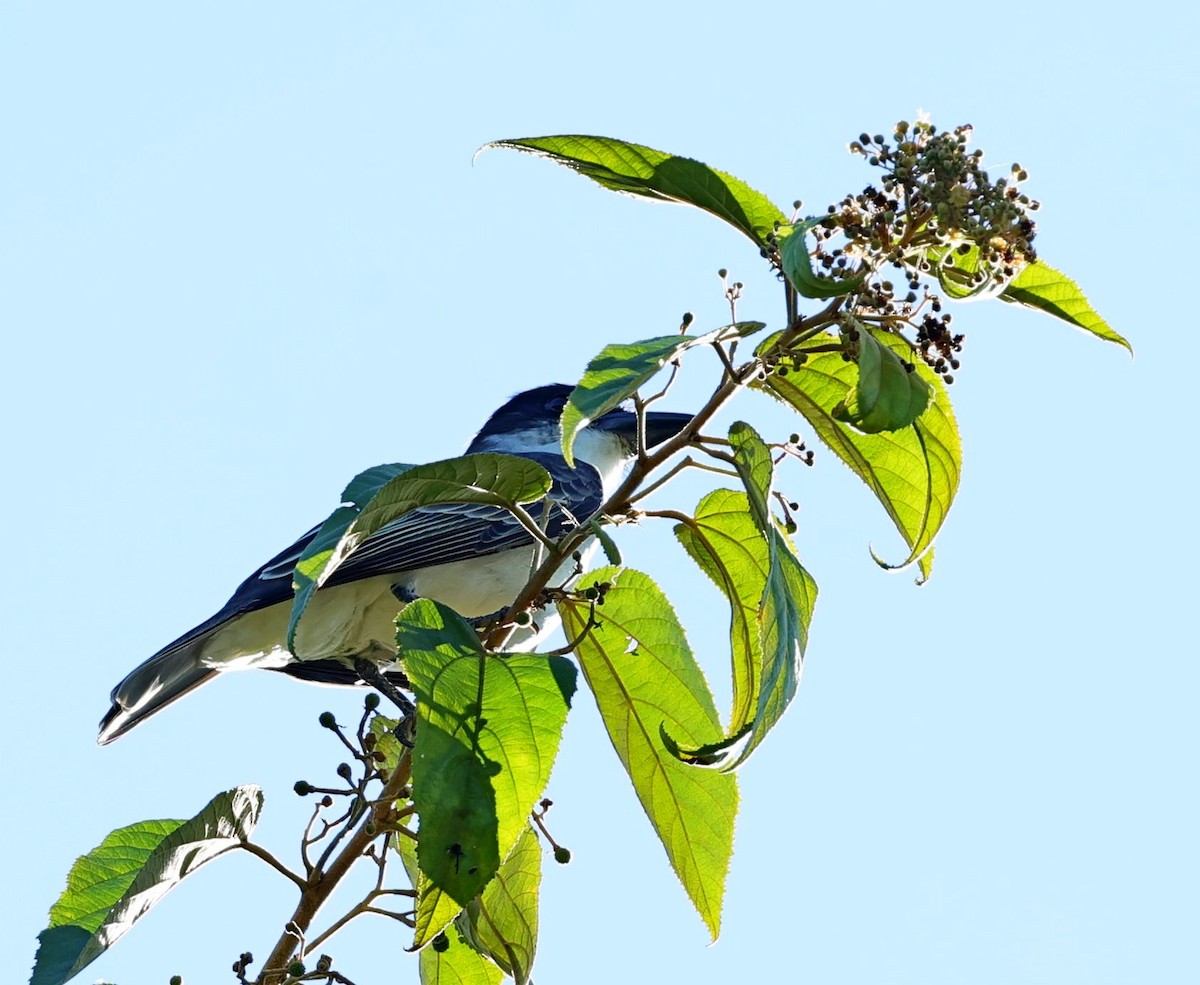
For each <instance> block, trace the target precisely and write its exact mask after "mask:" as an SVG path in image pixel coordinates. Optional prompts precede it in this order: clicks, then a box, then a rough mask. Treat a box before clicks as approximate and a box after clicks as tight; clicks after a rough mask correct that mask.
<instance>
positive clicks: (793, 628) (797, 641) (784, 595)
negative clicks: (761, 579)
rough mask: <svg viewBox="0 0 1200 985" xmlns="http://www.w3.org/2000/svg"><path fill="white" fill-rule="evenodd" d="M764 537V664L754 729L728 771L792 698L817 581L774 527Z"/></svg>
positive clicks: (761, 609)
mask: <svg viewBox="0 0 1200 985" xmlns="http://www.w3.org/2000/svg"><path fill="white" fill-rule="evenodd" d="M767 539H768V541H769V546H770V552H771V570H770V572H769V573H768V575H767V585H766V590H765V592H764V593H763V600H762V604H761V606H760V607H759V617H758V624H759V630H760V633H761V636H762V660H763V671H762V682H761V685H760V690H759V693H758V708H757V711H756V713H755V716H754V728H753V729H752V730H751V732H750V734H749V736H748V738H747V741H746V744H745V746H744V747H743V748H742V751H741V753H740V754H739V755H738V757H737V759H736V760H734V762H733V763H731V764H730V765H729V767H728V768H729V769H733V768H734V767H736V766H740V765H741V764H742V763H744V762H745V761H746V760H747V759H749V758H750V754H751V753H752V752H754V750H755V748H757V746H758V744H759V743H760V742H762V740H763V739H764V738H766V735H767V733H768V732H769V731H770V730H771V729H772V728H774V726H775V723H776V722H778V721H779V719H780V718H782V717H783V713H784V712H785V711H787V707H788V705H789V704H791V702H792V698H794V697H795V695H796V688H797V686H798V685H799V683H800V670H801V667H802V666H803V661H804V651H805V649H806V648H807V647H808V627H809V624H810V623H811V622H812V614H813V607H814V606H815V605H816V601H817V583H816V582H815V581H813V579H812V577H811V576H810V575H809V573H808V572H807V571H805V570H804V568H803V567H802V566H801V564H800V562H799V561H798V560H797V559H796V555H795V554H794V553H793V552H792V545H791V542H790V541H789V540H788V539H787V537H786V536H785V535H784V534H783V532H782V531H781V530H780V529H779V528H778V527H776V526H772V527H771V529H770V530H769V531H767Z"/></svg>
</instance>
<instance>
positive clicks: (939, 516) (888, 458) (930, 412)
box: [754, 335, 962, 577]
mask: <svg viewBox="0 0 1200 985" xmlns="http://www.w3.org/2000/svg"><path fill="white" fill-rule="evenodd" d="M836 341H837V340H836V339H835V338H834V337H833V336H831V335H820V336H818V337H817V338H815V339H813V340H812V342H813V343H814V344H817V345H832V344H834V343H835V342H836ZM879 341H880V342H881V343H882V344H883V345H885V346H888V347H889V348H891V349H892V350H893V351H894V352H896V353H897V354H898V355H901V356H904V355H906V354H907V353H908V352H909V350H908V347H907V343H905V342H904V341H903V340H901V339H896V338H895V337H893V336H889V335H883V336H881V337H880V338H879ZM770 344H771V339H767V340H766V342H765V343H764V344H763V345H762V346H760V348H759V351H760V352H761V351H763V350H764V349H766V348H769V346H770ZM781 365H782V366H783V367H784V368H786V369H788V372H787V375H783V374H782V373H779V372H776V373H773V374H771V375H770V376H769V377H768V378H767V379H766V380H765V381H763V382H761V383H756V384H754V385H755V386H756V388H758V389H761V390H764V391H766V392H767V393H769V394H771V395H772V396H774V397H776V398H777V399H779V400H781V401H783V402H784V403H786V404H788V405H789V406H791V407H793V408H794V409H795V410H797V411H798V412H799V413H800V414H802V415H803V416H804V417H805V419H806V420H807V421H808V422H809V424H810V425H811V426H812V428H813V430H814V431H815V432H816V434H817V436H818V437H819V438H820V439H821V440H822V441H823V442H824V443H825V444H826V445H828V446H829V448H830V449H831V450H832V451H833V452H834V454H836V455H837V456H838V457H839V458H840V459H841V460H842V461H843V462H845V463H846V465H848V466H849V467H850V469H851V470H852V471H853V472H854V473H855V474H856V475H857V476H858V477H859V478H861V479H862V480H863V481H864V482H865V483H866V484H867V486H868V487H869V488H870V489H871V491H872V492H873V493H875V495H876V496H877V497H878V498H879V501H880V503H882V504H883V507H884V509H885V510H887V513H888V516H890V517H891V518H892V522H893V523H895V525H896V529H897V530H899V531H900V534H901V536H902V537H903V538H904V540H905V542H906V543H907V544H908V546H909V554H908V557H907V558H906V559H905V560H904V561H902V562H901V563H900V565H897V567H900V566H903V565H906V564H911V563H912V562H913V561H916V560H918V559H921V570H922V573H923V574H924V576H925V577H928V575H929V570H928V563H929V562H928V559H927V556H926V552H927V551H928V550H929V547H930V545H931V544H932V543H933V539H934V537H935V536H936V535H937V532H938V530H939V529H940V528H941V525H942V523H943V521H944V520H945V519H946V514H947V513H948V512H949V510H950V506H951V504H952V503H953V502H954V495H955V493H956V492H957V491H958V481H959V474H960V471H961V463H962V445H961V443H960V441H959V437H958V425H957V424H956V423H955V420H954V411H953V409H952V408H951V406H950V398H949V395H948V394H947V392H946V387H945V384H944V383H943V382H942V380H941V378H940V377H938V376H937V375H936V374H935V373H934V372H933V371H932V370H931V369H929V368H928V367H927V366H925V365H924V364H923V363H917V367H916V370H915V372H917V373H920V374H921V377H922V378H923V379H924V380H925V382H926V384H928V385H929V387H930V389H931V391H932V393H933V399H932V400H931V401H930V403H929V406H928V407H926V408H925V412H924V413H923V414H922V415H921V416H920V417H918V418H917V419H916V421H914V422H913V424H912V426H911V427H907V428H903V429H901V430H899V431H886V432H881V433H879V434H861V433H859V432H858V431H855V430H854V429H853V428H850V427H848V426H846V425H845V424H842V423H841V422H839V421H838V420H836V419H835V418H834V416H833V410H834V408H835V407H836V406H837V404H838V402H839V401H840V400H841V399H842V398H843V397H844V396H845V394H846V390H847V389H848V388H849V387H851V386H853V385H854V383H855V381H856V379H857V374H858V369H857V367H856V366H855V365H854V364H853V363H848V362H846V361H845V360H843V359H842V357H841V354H840V352H818V353H812V354H810V355H809V356H808V358H807V359H806V361H804V362H803V363H799V364H798V363H796V362H795V361H792V360H790V359H788V358H786V357H785V359H784V360H783V362H782V363H781ZM881 563H882V562H881ZM885 567H886V565H885Z"/></svg>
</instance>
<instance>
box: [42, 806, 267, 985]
mask: <svg viewBox="0 0 1200 985" xmlns="http://www.w3.org/2000/svg"><path fill="white" fill-rule="evenodd" d="M261 810H262V791H261V790H259V788H258V787H235V788H234V789H233V790H228V791H226V792H225V793H222V794H218V795H217V796H216V797H214V798H213V799H212V800H211V801H210V802H209V804H208V805H207V806H206V807H205V808H204V809H203V810H202V811H201V812H200V813H199V814H197V815H196V816H195V817H193V818H192V819H191V820H189V821H175V820H168V821H142V822H140V823H139V824H131V825H129V827H126V828H118V829H117V830H116V831H114V832H112V834H110V835H109V836H108V837H107V838H105V839H104V841H102V842H101V843H100V845H99V846H98V847H96V848H94V849H93V850H92V851H90V852H88V854H87V855H84V856H82V857H81V858H80V859H78V860H77V861H76V862H75V864H74V865H73V866H72V867H71V873H70V875H68V876H67V888H66V891H65V892H64V893H63V894H62V896H60V897H59V898H58V902H56V903H55V904H54V906H53V907H51V908H50V925H49V927H47V928H46V929H45V930H43V931H42V932H41V933H40V934H39V935H38V942H39V944H38V953H37V959H36V962H35V964H34V968H33V977H32V978H31V979H30V985H60V983H62V982H65V981H67V980H69V979H71V978H73V977H74V976H75V975H77V974H78V973H79V972H80V971H81V970H82V969H83V968H85V967H86V966H87V965H89V964H90V963H91V962H92V961H94V960H95V959H96V958H98V957H99V956H100V955H101V954H103V953H104V952H105V951H106V950H107V949H108V948H110V947H111V946H112V945H113V944H114V943H116V941H117V940H118V939H119V938H120V937H121V936H123V935H124V934H125V932H126V931H127V930H129V929H130V928H131V927H132V926H133V925H134V924H135V923H136V922H137V921H138V920H140V919H141V918H142V917H143V916H145V915H146V913H147V912H148V911H149V910H150V908H151V907H152V906H154V904H155V903H157V902H158V901H159V900H160V899H162V898H163V897H164V896H165V895H166V894H167V893H169V892H170V891H171V890H172V889H174V888H175V887H176V886H177V885H178V884H179V882H180V880H182V879H183V878H184V877H185V876H188V875H191V873H193V872H195V871H196V869H198V868H200V866H202V865H204V864H205V863H206V862H210V861H212V860H213V859H214V858H216V857H217V856H218V855H223V854H224V853H225V852H227V851H229V850H230V849H233V848H237V847H238V845H239V844H240V843H241V842H243V841H245V840H246V839H248V838H249V837H250V833H251V832H252V831H253V830H254V826H255V825H256V824H257V823H258V816H259V813H260V812H261Z"/></svg>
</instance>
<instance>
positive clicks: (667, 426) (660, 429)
mask: <svg viewBox="0 0 1200 985" xmlns="http://www.w3.org/2000/svg"><path fill="white" fill-rule="evenodd" d="M691 419H692V415H691V414H675V413H672V412H670V411H656V410H648V411H646V447H647V448H653V447H654V446H655V445H661V444H662V443H663V442H664V441H668V440H669V439H671V438H673V437H675V435H677V434H678V433H679V432H680V431H682V430H683V429H684V427H685V426H686V425H687V423H688V422H689V421H691ZM592 427H594V428H599V429H600V430H602V431H607V432H608V433H609V434H615V435H616V436H617V437H618V438H620V439H621V440H622V441H623V442H624V443H625V444H626V446H628V448H629V450H630V451H633V450H634V449H635V448H637V414H635V413H634V412H633V411H629V410H625V409H623V408H618V409H617V410H610V411H609V412H608V413H607V414H605V415H604V416H603V417H601V418H598V419H597V420H596V421H594V422H593V423H592Z"/></svg>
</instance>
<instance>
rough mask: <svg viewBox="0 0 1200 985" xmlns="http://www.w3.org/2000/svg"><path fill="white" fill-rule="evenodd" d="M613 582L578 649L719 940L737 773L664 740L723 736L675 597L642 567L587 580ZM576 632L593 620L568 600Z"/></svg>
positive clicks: (613, 734) (660, 829) (569, 624)
mask: <svg viewBox="0 0 1200 985" xmlns="http://www.w3.org/2000/svg"><path fill="white" fill-rule="evenodd" d="M603 582H609V583H610V584H611V587H610V588H609V589H608V591H607V593H606V595H605V597H604V599H605V601H604V605H603V606H600V607H598V609H597V615H598V617H599V620H600V624H599V625H598V626H593V627H592V628H591V629H589V630H588V632H587V633H586V635H584V636H583V638H582V640H581V641H580V643H579V645H578V647H577V649H576V651H575V652H576V657H577V658H578V660H579V666H580V669H581V670H582V671H583V674H584V677H585V678H586V679H587V682H588V685H589V686H590V687H591V690H592V694H593V696H594V697H595V699H596V704H597V706H598V707H599V709H600V716H601V718H602V719H603V720H604V725H605V728H606V729H607V730H608V735H609V738H610V739H611V740H612V743H613V747H614V748H615V749H616V752H617V756H618V757H619V758H620V760H621V762H622V764H623V765H624V766H625V769H626V771H627V772H628V773H629V778H630V779H631V780H632V781H633V787H634V790H635V791H636V792H637V796H638V799H639V800H640V801H641V804H642V808H643V809H644V810H645V812H646V815H647V817H649V818H650V823H651V824H652V825H653V826H654V830H655V831H656V832H657V834H658V837H659V840H660V841H661V842H662V844H663V847H664V848H665V849H666V852H667V858H668V859H669V860H670V862H671V867H672V868H673V869H674V870H675V874H676V875H677V876H678V877H679V881H680V882H681V883H682V884H683V887H684V889H685V890H686V892H687V894H688V896H689V897H690V898H691V900H692V903H693V904H694V905H695V907H696V909H697V911H698V912H699V913H700V916H701V918H702V919H703V920H704V922H705V924H706V925H707V926H708V929H709V932H710V933H711V934H712V936H713V938H714V939H715V938H716V936H717V934H718V932H719V931H720V925H721V901H722V898H723V896H724V892H725V875H726V873H727V872H728V870H729V859H730V855H731V854H732V852H733V823H734V818H735V816H736V814H737V784H736V781H735V779H734V777H733V776H732V775H730V774H726V773H718V772H716V771H713V770H703V769H696V768H695V767H693V766H688V765H685V764H684V763H681V762H680V761H679V760H678V759H676V758H675V757H674V756H673V755H672V754H671V753H670V752H669V751H668V749H667V748H666V746H665V745H664V744H663V740H662V736H661V730H662V729H664V728H665V729H666V730H667V731H668V732H670V734H671V735H673V736H674V737H675V738H676V739H677V740H678V741H679V742H680V743H682V744H686V745H688V746H690V747H693V748H695V747H699V746H703V745H704V744H706V743H709V742H712V741H714V740H717V739H719V738H720V736H721V725H720V721H719V720H718V718H717V711H716V707H715V705H714V704H713V700H712V695H711V694H710V693H709V691H708V685H707V683H706V682H705V680H704V675H703V673H702V672H701V670H700V668H699V666H698V665H697V663H696V659H695V657H694V655H693V654H692V650H691V647H690V646H688V642H687V638H686V637H685V636H684V633H683V627H682V626H680V624H679V620H678V618H677V617H676V616H675V612H674V610H673V609H672V608H671V604H670V603H669V602H668V601H667V599H666V597H665V596H664V595H663V594H662V592H661V591H660V590H659V588H658V587H657V586H656V585H655V584H654V582H653V581H651V579H650V578H649V577H648V576H647V575H645V574H642V573H641V572H640V571H633V570H630V569H618V568H601V569H600V570H599V571H595V572H593V573H591V574H589V575H588V576H587V577H586V578H585V579H584V580H583V582H582V586H583V587H587V586H592V585H598V584H600V583H603ZM559 611H560V612H561V613H562V617H563V625H564V628H565V631H566V634H567V636H568V637H569V638H571V639H575V638H578V637H579V635H580V634H581V633H583V630H584V627H585V626H586V625H587V619H588V608H587V606H585V605H583V604H580V603H570V602H565V603H560V605H559Z"/></svg>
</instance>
